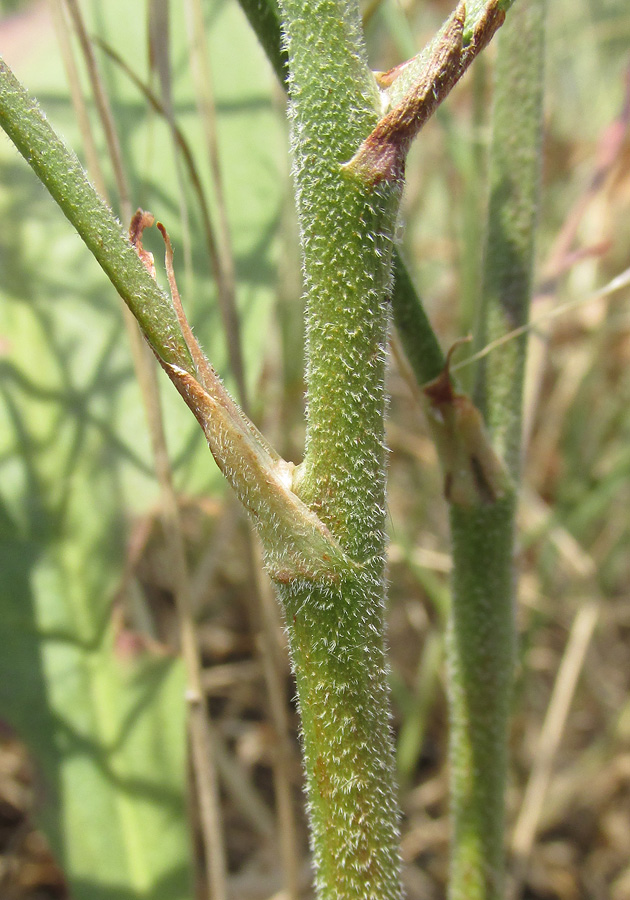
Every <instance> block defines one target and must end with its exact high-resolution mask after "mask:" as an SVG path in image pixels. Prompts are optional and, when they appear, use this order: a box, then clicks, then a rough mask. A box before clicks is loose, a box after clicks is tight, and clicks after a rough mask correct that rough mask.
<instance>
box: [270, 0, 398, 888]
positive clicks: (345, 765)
mask: <svg viewBox="0 0 630 900" xmlns="http://www.w3.org/2000/svg"><path fill="white" fill-rule="evenodd" d="M281 8H282V12H283V16H284V27H285V32H286V35H287V46H288V51H289V59H290V69H291V79H290V96H291V104H292V107H291V120H292V144H293V155H294V174H295V181H296V193H297V206H298V217H299V222H300V230H301V236H302V251H303V258H304V276H305V288H306V294H307V359H308V362H307V386H308V412H307V416H308V419H307V442H306V443H307V445H306V454H305V460H304V463H303V465H302V467H301V469H300V472H299V475H298V477H297V479H296V480H295V482H294V489H295V490H296V492H297V493H298V494H299V496H300V497H301V498H302V499H303V500H304V501H305V502H306V503H307V505H308V506H309V507H310V508H311V509H312V510H313V511H314V512H316V513H317V515H318V516H319V517H320V518H321V520H322V521H323V522H324V523H325V524H326V525H327V526H328V528H329V529H330V530H331V532H332V534H333V535H334V537H335V538H336V539H337V540H338V541H339V542H340V543H341V545H342V547H343V549H344V550H345V552H346V553H347V554H348V555H349V556H350V557H351V559H353V560H354V561H355V562H356V563H358V564H359V566H358V567H357V569H358V570H357V573H356V575H352V574H350V575H347V576H343V577H341V578H340V579H339V581H338V582H337V583H336V584H333V583H330V582H329V583H328V585H323V584H317V583H316V582H314V581H311V582H306V581H304V580H297V579H296V580H295V581H294V582H293V583H291V584H287V585H284V586H282V587H281V591H280V594H281V599H282V602H283V605H284V609H285V616H286V622H287V626H288V630H289V636H290V643H291V651H292V658H293V665H294V668H295V674H296V681H297V688H298V696H299V701H300V710H301V714H302V733H303V743H304V758H305V770H306V780H307V790H308V799H309V811H310V819H311V834H312V845H313V852H314V857H315V861H316V866H317V886H318V895H319V897H320V900H366V898H373V900H377V898H378V900H394V898H399V897H400V890H401V889H400V883H399V867H400V862H399V849H398V843H399V838H398V808H397V801H396V793H395V787H394V778H393V769H394V763H393V747H392V742H391V738H390V733H389V721H388V687H387V677H386V674H387V673H386V662H385V653H384V646H383V630H384V624H383V607H384V561H385V538H384V525H385V518H384V517H385V458H384V445H383V432H384V412H385V391H384V375H385V343H386V336H387V321H388V293H389V287H390V268H391V260H392V250H393V235H394V229H395V223H396V213H397V207H398V202H399V197H400V188H401V186H400V184H396V185H387V186H385V187H383V188H382V189H380V190H374V189H373V188H370V187H369V186H367V185H366V184H364V183H363V182H362V181H360V180H359V179H356V178H352V177H348V176H347V175H345V174H344V173H343V171H342V168H341V167H342V165H343V164H344V163H345V162H347V161H348V160H349V159H350V158H351V157H352V155H353V154H354V153H355V151H356V150H357V148H358V147H359V145H360V144H361V142H362V141H363V140H364V139H365V137H366V136H367V135H368V134H369V133H370V131H371V129H372V128H373V127H374V126H375V124H376V122H377V120H378V96H377V90H376V85H375V82H374V79H373V76H372V74H371V72H370V71H369V69H368V67H367V64H366V62H365V57H364V51H363V46H362V44H361V40H360V33H361V32H360V20H359V16H358V9H357V4H355V3H347V2H329V0H325V2H322V0H314V2H312V3H308V4H304V3H303V2H301V0H286V2H283V3H282V5H281Z"/></svg>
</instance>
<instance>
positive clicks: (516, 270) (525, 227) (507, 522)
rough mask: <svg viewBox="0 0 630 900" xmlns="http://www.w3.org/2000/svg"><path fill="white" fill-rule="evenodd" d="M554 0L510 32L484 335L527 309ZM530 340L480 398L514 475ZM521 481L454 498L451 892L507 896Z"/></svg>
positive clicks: (503, 359)
mask: <svg viewBox="0 0 630 900" xmlns="http://www.w3.org/2000/svg"><path fill="white" fill-rule="evenodd" d="M543 6H544V0H529V2H521V3H517V4H516V6H515V8H514V10H513V11H512V13H511V15H510V18H509V20H508V23H507V25H506V26H505V28H504V29H503V30H502V33H501V35H500V37H499V58H498V64H497V72H496V99H495V109H494V131H493V140H492V151H491V168H490V188H491V195H490V205H489V222H488V235H487V248H486V257H485V263H484V279H483V304H482V308H481V327H480V329H479V334H478V341H479V342H481V343H485V341H487V340H489V339H493V338H496V337H498V336H499V335H501V334H504V333H506V332H507V331H510V330H512V329H513V328H515V327H518V326H519V325H521V324H523V323H524V322H526V321H527V318H528V309H529V299H530V293H531V271H532V261H533V249H534V229H535V224H536V207H537V199H538V182H539V173H540V135H541V120H542V72H543ZM524 359H525V343H524V339H519V340H516V341H512V342H510V343H509V344H505V345H503V347H502V348H501V349H500V350H498V351H496V352H495V353H494V354H492V355H491V356H490V357H489V358H488V360H487V362H486V364H485V365H484V366H483V367H482V368H481V370H480V373H479V380H478V383H477V397H478V398H479V401H480V404H481V409H482V411H483V412H484V413H485V416H486V421H487V424H488V428H489V432H490V437H491V439H492V442H493V445H494V447H495V449H496V450H497V451H498V454H499V456H500V457H501V459H502V460H503V461H504V462H505V464H506V466H507V469H508V471H509V473H510V475H511V480H512V483H513V484H515V483H516V482H517V480H518V475H519V462H520V439H521V436H520V430H521V429H520V422H521V404H522V382H523V367H524ZM515 508H516V495H515V489H514V488H513V487H512V488H508V489H507V490H506V491H505V492H504V494H503V496H502V497H500V498H499V499H498V500H496V501H495V502H493V503H490V504H488V505H485V506H484V505H476V506H475V505H473V506H470V507H466V506H462V505H457V504H453V505H452V506H451V513H450V521H451V534H452V544H453V563H454V573H453V603H452V611H451V620H450V623H449V634H448V642H449V660H450V672H449V693H450V701H451V749H450V758H451V797H452V809H453V829H454V833H453V840H452V864H451V880H450V886H449V897H450V898H451V900H499V898H501V897H502V896H503V879H504V874H503V870H504V847H503V843H504V791H505V778H506V770H507V734H508V718H509V711H510V704H511V693H512V679H513V667H514V649H515V625H514V574H513V562H512V556H513V534H514V513H515Z"/></svg>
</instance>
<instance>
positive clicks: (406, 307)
mask: <svg viewBox="0 0 630 900" xmlns="http://www.w3.org/2000/svg"><path fill="white" fill-rule="evenodd" d="M239 2H240V4H241V6H242V8H243V10H244V12H245V15H246V16H247V18H248V19H249V22H250V24H251V26H252V28H253V29H254V31H255V32H256V35H257V37H258V40H259V41H260V43H261V45H262V47H263V49H264V50H265V53H266V54H267V57H268V59H269V62H270V63H271V65H272V67H273V70H274V72H275V73H276V76H277V78H278V80H279V81H280V84H281V85H282V86H283V87H285V88H286V87H287V86H288V74H289V61H288V57H287V54H286V50H285V49H284V48H283V47H282V32H281V28H280V13H279V9H278V4H277V2H276V0H239ZM391 303H392V311H393V318H394V324H395V325H396V329H397V330H398V334H399V336H400V341H401V344H402V346H403V348H404V350H405V354H406V356H407V358H408V361H409V364H410V366H411V368H412V370H413V373H414V375H415V377H416V380H417V382H418V384H424V383H425V382H427V381H430V380H431V379H432V378H435V377H436V376H437V375H439V373H440V372H441V371H442V369H443V368H444V354H443V353H442V351H441V349H440V345H439V342H438V339H437V337H436V334H435V332H434V331H433V328H432V327H431V323H430V322H429V319H428V317H427V314H426V312H425V310H424V306H423V304H422V300H421V299H420V296H419V294H418V292H417V290H416V288H415V285H414V283H413V281H412V279H411V275H410V274H409V270H408V268H407V265H406V263H405V262H404V261H403V259H402V257H401V255H400V253H399V251H398V248H397V247H394V278H393V287H392V297H391Z"/></svg>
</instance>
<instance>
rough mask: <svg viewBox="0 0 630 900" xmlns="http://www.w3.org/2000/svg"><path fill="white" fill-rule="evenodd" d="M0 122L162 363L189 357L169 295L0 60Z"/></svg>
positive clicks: (188, 362)
mask: <svg viewBox="0 0 630 900" xmlns="http://www.w3.org/2000/svg"><path fill="white" fill-rule="evenodd" d="M0 126H2V128H3V129H4V130H5V131H6V133H7V134H8V136H9V137H10V138H11V140H12V141H13V143H14V144H15V145H16V147H17V148H18V150H19V151H20V153H21V154H22V155H23V156H24V158H25V159H26V161H27V162H28V163H29V165H30V166H31V167H32V168H33V170H34V171H35V174H36V175H37V177H38V178H39V179H40V180H41V181H42V183H43V184H44V185H45V187H46V188H47V189H48V191H49V192H50V194H51V195H52V197H53V198H54V199H55V200H56V201H57V203H58V204H59V206H60V207H61V209H62V211H63V213H64V215H65V216H66V217H67V218H68V219H69V220H70V222H71V223H72V225H73V226H74V227H75V228H76V230H77V232H78V233H79V234H80V236H81V237H82V238H83V240H84V241H85V243H86V244H87V246H88V247H89V249H90V251H91V252H92V254H93V255H94V257H95V259H96V261H97V262H98V263H99V265H100V266H101V268H102V269H103V270H104V271H105V273H106V275H107V276H108V278H109V279H110V281H111V282H112V284H113V285H114V287H115V288H116V290H117V291H118V293H119V294H120V296H121V297H122V299H123V300H124V301H125V303H126V304H127V306H128V307H129V308H130V309H131V311H132V313H133V314H134V316H135V317H136V319H137V320H138V322H139V324H140V327H141V328H142V330H143V332H144V334H145V335H146V336H147V337H148V339H149V341H150V343H151V345H152V346H153V348H154V349H155V350H156V352H157V353H158V354H159V355H160V356H161V357H162V358H163V359H164V360H165V361H166V362H172V363H177V364H179V365H180V366H182V365H186V367H187V368H188V366H190V371H193V366H192V359H191V357H190V354H189V352H188V348H187V346H186V342H185V341H184V338H183V336H182V333H181V331H180V328H179V324H178V321H177V316H176V315H175V311H174V310H173V307H172V305H171V302H170V300H169V298H168V297H167V296H166V294H164V293H163V291H161V290H160V289H159V287H158V286H157V284H156V283H155V281H153V279H152V278H151V276H150V275H149V274H148V272H147V271H146V269H145V267H144V266H143V265H142V263H141V262H140V260H139V259H138V256H137V254H136V252H135V250H134V249H133V247H132V246H131V244H130V243H129V241H128V239H127V235H126V233H125V231H124V230H123V228H122V226H121V225H120V223H119V222H117V221H116V219H115V218H114V216H113V215H112V212H111V210H110V209H109V207H108V206H107V205H106V204H105V203H104V202H103V200H101V198H100V197H99V196H98V194H97V193H96V191H95V190H94V188H93V187H92V185H91V184H90V182H89V181H88V178H87V176H86V174H85V172H84V170H83V168H82V166H81V163H80V162H79V160H78V159H77V157H76V156H75V154H74V153H72V151H70V150H68V148H67V147H66V146H65V144H64V143H63V141H61V139H60V138H59V137H58V135H57V134H56V133H55V132H54V131H53V129H52V128H51V127H50V125H49V123H48V121H47V119H46V117H45V116H44V114H43V113H42V111H41V109H40V108H39V106H38V105H37V103H35V102H34V101H33V99H32V98H31V97H30V96H29V95H28V94H27V92H26V91H25V90H24V88H23V87H22V85H21V84H20V83H19V82H18V81H17V79H16V78H15V77H14V75H13V73H12V72H11V70H10V69H9V67H8V66H7V65H6V63H5V62H4V60H2V59H0Z"/></svg>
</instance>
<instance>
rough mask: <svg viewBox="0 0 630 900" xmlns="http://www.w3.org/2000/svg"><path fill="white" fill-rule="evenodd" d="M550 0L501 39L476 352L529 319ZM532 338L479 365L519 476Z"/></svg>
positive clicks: (524, 13) (479, 395) (516, 15)
mask: <svg viewBox="0 0 630 900" xmlns="http://www.w3.org/2000/svg"><path fill="white" fill-rule="evenodd" d="M544 2H545V0H528V2H525V3H523V2H521V3H517V4H516V7H515V9H514V10H513V12H512V13H511V15H510V18H509V20H508V22H507V25H506V27H505V28H504V29H503V30H502V32H501V35H500V40H499V54H498V59H497V70H496V95H495V103H494V112H493V134H492V146H491V151H490V172H489V178H490V201H489V208H488V229H487V238H486V248H485V259H484V271H483V285H482V292H481V307H480V317H479V325H478V327H477V329H476V333H475V345H476V349H480V348H481V347H483V346H485V345H486V344H487V343H488V342H491V341H494V340H496V339H497V338H499V337H502V336H503V335H504V334H506V333H507V332H510V331H513V330H514V329H516V328H519V327H520V326H522V325H524V324H525V323H526V322H527V321H528V319H529V305H530V298H531V291H532V261H533V257H534V236H535V228H536V216H537V209H538V193H539V181H540V158H541V136H542V99H543V69H544V41H543V25H544ZM526 346H527V345H526V335H524V334H523V335H521V336H520V337H518V338H516V339H515V340H512V341H509V342H507V343H505V344H503V345H502V346H501V347H500V348H498V349H497V350H495V351H493V352H492V353H491V354H490V355H489V356H488V357H486V358H485V359H484V360H483V361H482V362H481V363H480V365H479V369H478V373H477V380H476V387H475V401H476V404H477V406H478V408H479V409H480V410H481V412H482V413H483V415H484V418H485V420H486V423H487V426H488V430H489V431H490V435H491V437H492V441H493V444H494V446H495V449H496V450H497V452H498V454H499V455H500V456H501V457H502V458H503V460H504V461H505V462H506V464H507V466H508V469H509V470H510V473H511V475H512V477H513V478H514V479H515V480H516V481H517V480H518V478H519V475H520V466H521V459H520V454H521V447H520V444H521V409H522V392H523V374H524V367H525V352H526Z"/></svg>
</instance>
